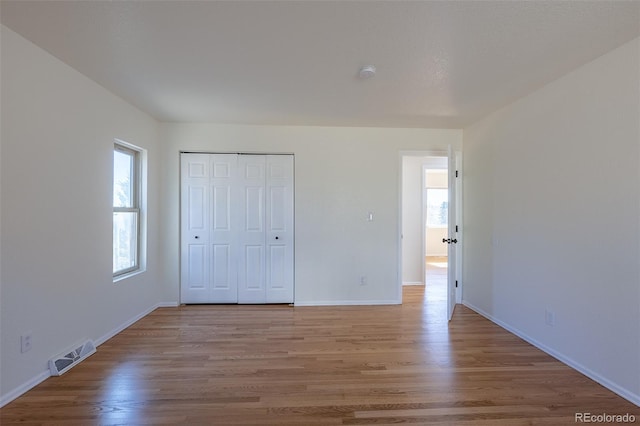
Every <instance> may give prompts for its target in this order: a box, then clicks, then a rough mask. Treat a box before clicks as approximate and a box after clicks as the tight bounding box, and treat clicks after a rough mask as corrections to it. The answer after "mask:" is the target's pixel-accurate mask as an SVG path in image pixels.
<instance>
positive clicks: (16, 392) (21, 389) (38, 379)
mask: <svg viewBox="0 0 640 426" xmlns="http://www.w3.org/2000/svg"><path fill="white" fill-rule="evenodd" d="M49 377H51V372H50V371H49V369H48V368H47V370H46V371H43V372H42V373H40V374H38V375H36V376H34V377H32V378H31V379H29V380H27V381H26V382H25V383H23V384H22V385H20V386H18V387H17V388H15V389H13V390H12V391H9V392H7V393H6V394H4V395H2V398H0V408H2V407H4V406H5V405H7V404H8V403H10V402H11V401H13V400H14V399H16V398H17V397H19V396H20V395H22V394H23V393H25V392H27V391H28V390H29V389H33V388H34V387H36V386H38V385H39V384H40V383H42V382H44V381H45V380H47V379H48V378H49Z"/></svg>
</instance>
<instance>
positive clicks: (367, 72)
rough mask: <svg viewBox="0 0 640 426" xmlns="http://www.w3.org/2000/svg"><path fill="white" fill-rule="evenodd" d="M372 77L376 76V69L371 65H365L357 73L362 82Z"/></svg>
mask: <svg viewBox="0 0 640 426" xmlns="http://www.w3.org/2000/svg"><path fill="white" fill-rule="evenodd" d="M374 75H376V67H374V66H373V65H365V66H364V67H362V68H360V71H359V72H358V77H359V78H361V79H362V80H366V79H368V78H371V77H373V76H374Z"/></svg>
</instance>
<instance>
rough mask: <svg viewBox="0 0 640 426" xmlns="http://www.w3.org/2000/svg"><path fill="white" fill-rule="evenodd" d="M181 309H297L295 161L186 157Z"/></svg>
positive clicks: (270, 157) (290, 158)
mask: <svg viewBox="0 0 640 426" xmlns="http://www.w3.org/2000/svg"><path fill="white" fill-rule="evenodd" d="M181 170H182V171H181V216H182V217H181V234H182V243H181V277H180V279H181V300H182V303H293V285H294V283H293V279H294V278H293V277H294V275H293V253H294V251H293V242H294V236H293V231H294V230H293V211H294V210H293V156H292V155H238V154H183V155H182V156H181Z"/></svg>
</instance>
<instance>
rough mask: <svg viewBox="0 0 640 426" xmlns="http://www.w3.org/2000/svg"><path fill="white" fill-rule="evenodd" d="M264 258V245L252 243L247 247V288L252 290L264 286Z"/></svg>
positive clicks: (245, 274)
mask: <svg viewBox="0 0 640 426" xmlns="http://www.w3.org/2000/svg"><path fill="white" fill-rule="evenodd" d="M263 259H264V252H263V246H261V245H251V246H246V247H245V271H244V276H245V280H246V281H245V288H246V289H250V290H258V289H261V288H262V287H263V286H262V282H263V279H262V276H263V275H262V274H263V272H262V262H263Z"/></svg>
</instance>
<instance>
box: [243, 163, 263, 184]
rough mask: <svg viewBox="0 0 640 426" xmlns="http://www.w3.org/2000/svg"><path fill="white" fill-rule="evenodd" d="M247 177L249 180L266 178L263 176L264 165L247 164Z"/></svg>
mask: <svg viewBox="0 0 640 426" xmlns="http://www.w3.org/2000/svg"><path fill="white" fill-rule="evenodd" d="M244 170H245V178H246V179H249V180H253V179H260V180H262V179H264V177H263V176H262V165H261V164H247V165H246V166H245V169H244Z"/></svg>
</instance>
